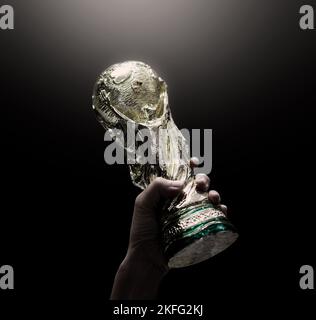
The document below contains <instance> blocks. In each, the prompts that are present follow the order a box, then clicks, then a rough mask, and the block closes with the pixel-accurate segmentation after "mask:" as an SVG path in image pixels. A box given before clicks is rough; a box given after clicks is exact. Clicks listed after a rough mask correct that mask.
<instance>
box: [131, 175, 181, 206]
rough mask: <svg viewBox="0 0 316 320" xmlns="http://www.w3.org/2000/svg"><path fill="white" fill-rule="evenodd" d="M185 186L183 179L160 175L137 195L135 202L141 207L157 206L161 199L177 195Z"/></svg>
mask: <svg viewBox="0 0 316 320" xmlns="http://www.w3.org/2000/svg"><path fill="white" fill-rule="evenodd" d="M183 187H184V182H183V181H178V180H177V181H172V180H167V179H164V178H161V177H158V178H156V179H155V180H154V181H153V182H152V183H151V184H150V185H149V186H148V187H147V188H146V189H145V190H144V191H143V192H142V193H141V194H139V195H138V196H137V198H136V201H135V204H136V205H138V206H141V207H147V208H156V206H157V205H158V204H159V203H160V201H161V199H170V198H173V197H175V196H176V195H177V194H179V193H180V192H181V190H182V189H183Z"/></svg>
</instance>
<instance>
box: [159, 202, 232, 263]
mask: <svg viewBox="0 0 316 320" xmlns="http://www.w3.org/2000/svg"><path fill="white" fill-rule="evenodd" d="M204 213H205V214H206V215H207V216H208V215H210V217H209V219H208V220H207V223H206V224H204V223H201V222H200V221H199V222H198V223H197V224H195V225H194V227H191V228H189V229H186V232H182V233H181V236H179V237H176V238H173V240H171V242H169V245H168V246H167V247H166V250H165V254H166V257H167V258H168V266H169V268H182V267H187V266H190V265H193V264H196V263H199V262H202V261H204V260H207V259H209V258H211V257H213V256H215V255H216V254H218V253H220V252H221V251H224V250H225V249H226V248H228V247H229V246H230V245H231V244H232V243H234V242H235V240H236V239H237V238H238V233H237V232H236V229H235V227H234V226H233V225H232V224H231V223H230V222H229V221H228V220H227V218H226V217H225V216H224V215H223V214H222V213H221V215H220V216H218V211H217V210H214V209H209V208H205V209H204ZM214 213H215V214H216V217H212V215H213V214H214Z"/></svg>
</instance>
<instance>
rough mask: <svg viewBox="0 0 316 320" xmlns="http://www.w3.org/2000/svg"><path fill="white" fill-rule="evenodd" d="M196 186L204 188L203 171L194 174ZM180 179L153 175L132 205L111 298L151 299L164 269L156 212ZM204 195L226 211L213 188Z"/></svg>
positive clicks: (177, 189) (206, 183)
mask: <svg viewBox="0 0 316 320" xmlns="http://www.w3.org/2000/svg"><path fill="white" fill-rule="evenodd" d="M195 181H196V185H197V186H196V189H197V191H200V192H206V191H207V190H208V189H209V184H210V179H209V178H208V176H206V175H205V174H198V175H196V178H195ZM183 187H184V183H183V182H181V181H172V180H167V179H164V178H160V177H158V178H156V179H155V180H154V181H153V182H152V183H151V184H150V185H149V186H148V187H147V188H146V189H145V190H144V191H143V192H141V193H140V194H139V195H138V196H137V198H136V200H135V205H134V213H133V219H132V225H131V230H130V240H129V246H128V251H127V255H126V257H125V259H124V261H123V262H122V264H121V266H120V268H119V270H118V272H117V275H116V278H115V281H114V285H113V290H112V295H111V298H112V299H152V298H154V297H155V295H156V292H157V290H158V287H159V284H160V281H161V279H162V278H163V276H164V275H165V274H166V273H167V272H168V270H169V269H168V264H167V263H168V262H167V260H166V258H165V256H164V254H163V249H162V245H161V240H160V232H159V213H160V212H161V210H162V206H163V204H164V203H165V201H167V200H168V199H172V198H174V197H175V196H177V195H178V194H179V193H180V192H181V191H182V189H183ZM208 199H209V200H210V202H211V203H212V204H213V205H214V207H215V208H218V209H220V210H221V211H222V212H223V213H224V214H227V207H226V206H225V205H223V204H221V203H220V202H221V199H220V195H219V193H218V192H217V191H214V190H211V191H209V192H208Z"/></svg>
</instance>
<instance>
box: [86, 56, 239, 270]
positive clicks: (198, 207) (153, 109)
mask: <svg viewBox="0 0 316 320" xmlns="http://www.w3.org/2000/svg"><path fill="white" fill-rule="evenodd" d="M92 99H93V109H94V111H95V112H96V115H97V119H98V120H99V122H100V123H101V124H102V125H103V127H104V128H105V129H106V130H107V131H108V132H109V133H110V134H111V135H113V136H114V135H115V133H116V132H118V131H120V132H122V133H123V134H122V135H121V136H119V135H116V137H115V138H116V140H117V141H118V142H119V143H121V144H122V147H124V148H125V150H126V151H127V152H129V151H131V150H130V148H131V147H133V148H137V146H138V145H137V144H140V142H141V141H142V137H143V138H144V134H143V132H146V135H147V136H149V137H147V138H150V139H148V141H150V143H149V144H148V154H150V156H148V158H150V160H151V161H144V157H135V158H136V159H135V161H134V162H131V163H128V166H129V169H130V175H131V178H132V181H133V183H134V184H135V185H136V186H138V187H140V188H141V189H145V188H146V187H147V186H148V185H149V184H150V183H151V182H152V181H153V180H154V179H155V178H156V177H163V178H166V179H170V180H182V181H184V182H185V186H184V189H183V192H182V193H181V194H179V195H178V196H177V197H175V198H174V199H172V200H171V201H168V202H166V203H165V204H164V206H163V209H162V212H161V214H160V216H159V220H160V223H161V240H162V244H163V248H164V253H165V255H166V257H167V259H168V265H169V267H170V268H178V267H185V266H189V265H192V264H195V263H198V262H201V261H203V260H206V259H208V258H210V257H213V256H214V255H216V254H217V253H219V252H221V251H223V250H225V249H226V248H227V247H229V246H230V245H231V244H232V243H233V242H234V241H235V240H236V239H237V237H238V233H237V232H236V229H235V227H234V226H233V225H232V224H231V223H230V222H229V221H228V220H227V218H226V216H225V215H224V214H223V212H222V211H220V210H218V209H216V208H214V207H213V205H212V204H211V203H210V202H209V201H208V197H207V193H206V192H205V193H201V192H197V191H196V183H195V176H194V173H193V169H192V168H191V167H190V158H189V152H188V148H189V147H188V143H187V141H186V140H185V138H184V136H183V135H182V133H181V132H180V130H179V129H178V128H177V126H176V125H175V123H174V122H173V119H172V116H171V111H170V108H169V105H168V94H167V84H166V82H165V81H164V80H163V79H161V78H160V77H159V76H158V75H157V74H156V72H155V71H154V70H153V69H152V68H151V67H150V66H148V65H147V64H145V63H143V62H139V61H126V62H122V63H117V64H114V65H112V66H110V67H109V68H107V69H106V70H105V71H104V72H102V74H101V75H100V76H99V78H98V79H97V81H96V84H95V86H94V91H93V97H92ZM132 130H134V131H135V130H136V136H137V137H138V138H139V139H135V140H136V141H134V145H132V146H131V145H128V144H127V141H128V139H127V138H126V137H127V136H128V135H129V134H134V136H135V132H134V133H132V132H129V131H132ZM144 130H145V131H144ZM142 142H144V141H142ZM147 160H148V159H147Z"/></svg>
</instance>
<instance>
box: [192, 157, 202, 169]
mask: <svg viewBox="0 0 316 320" xmlns="http://www.w3.org/2000/svg"><path fill="white" fill-rule="evenodd" d="M199 162H200V160H199V158H197V157H192V158H191V159H190V167H191V168H195V167H197V166H198V165H199Z"/></svg>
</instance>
